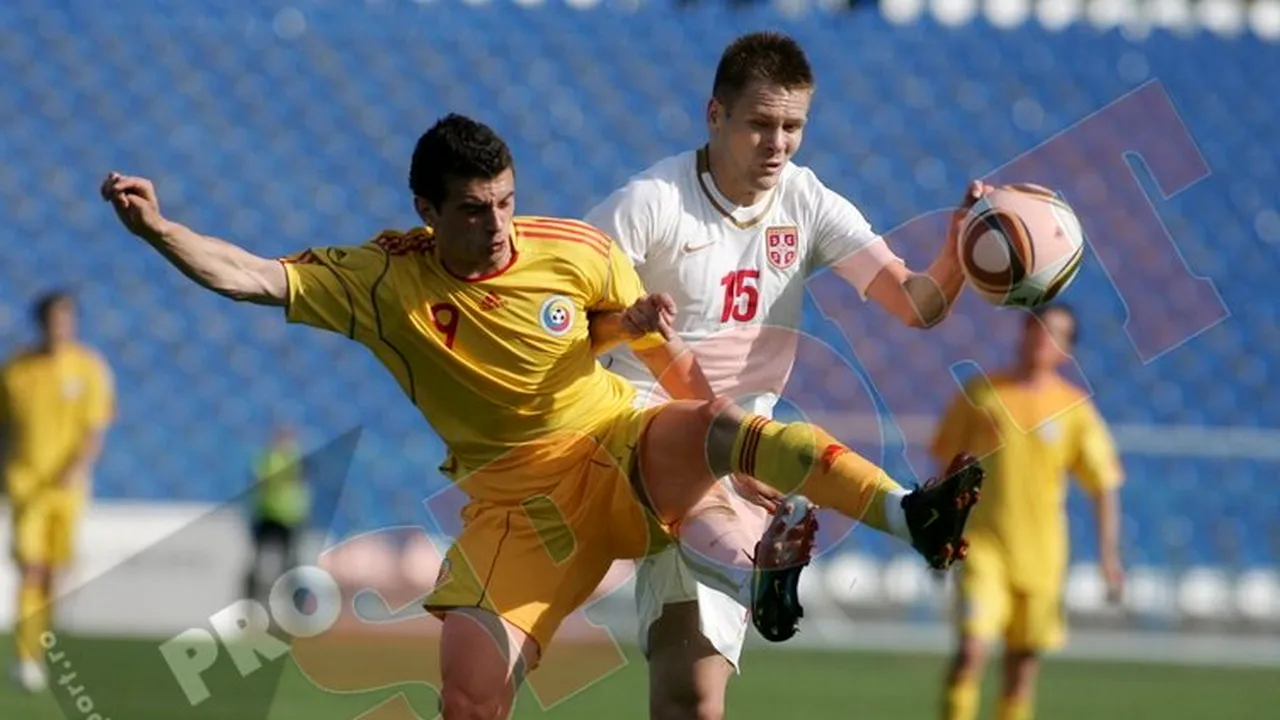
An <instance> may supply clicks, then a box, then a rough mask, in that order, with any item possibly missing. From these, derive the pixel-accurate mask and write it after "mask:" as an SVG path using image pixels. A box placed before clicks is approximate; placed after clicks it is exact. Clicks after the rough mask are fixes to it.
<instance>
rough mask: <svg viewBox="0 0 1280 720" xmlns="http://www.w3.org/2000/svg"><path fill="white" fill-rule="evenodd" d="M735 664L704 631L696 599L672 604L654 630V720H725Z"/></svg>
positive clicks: (651, 695)
mask: <svg viewBox="0 0 1280 720" xmlns="http://www.w3.org/2000/svg"><path fill="white" fill-rule="evenodd" d="M732 676H733V665H732V664H731V663H730V662H729V660H728V659H726V658H725V657H724V656H723V655H721V654H720V653H718V652H716V649H715V648H714V647H712V645H711V642H710V641H709V640H707V638H706V637H705V636H704V635H703V634H702V631H701V629H700V628H699V620H698V603H697V601H696V600H691V601H687V602H680V603H671V604H669V605H667V606H666V607H665V608H664V609H663V613H662V617H661V618H659V619H658V620H657V622H655V623H654V624H653V626H652V627H650V628H649V717H650V718H651V719H652V720H687V719H688V718H697V719H698V720H712V719H713V718H719V717H723V715H724V698H725V688H726V686H727V685H728V684H729V678H730V677H732Z"/></svg>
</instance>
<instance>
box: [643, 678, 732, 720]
mask: <svg viewBox="0 0 1280 720" xmlns="http://www.w3.org/2000/svg"><path fill="white" fill-rule="evenodd" d="M671 680H672V681H670V682H667V683H664V684H663V686H662V687H661V688H660V689H659V690H658V691H657V692H656V693H655V694H654V695H653V697H652V699H651V708H650V713H649V717H650V720H688V718H697V720H721V719H722V718H723V717H724V697H723V696H719V695H716V694H713V693H703V692H699V689H698V686H697V684H696V683H695V682H693V679H692V678H681V679H680V680H678V681H676V680H674V678H673V679H671Z"/></svg>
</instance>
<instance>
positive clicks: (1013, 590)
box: [956, 544, 1067, 652]
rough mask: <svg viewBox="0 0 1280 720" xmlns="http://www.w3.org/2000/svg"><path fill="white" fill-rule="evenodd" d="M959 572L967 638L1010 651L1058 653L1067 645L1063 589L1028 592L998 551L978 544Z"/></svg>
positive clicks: (961, 628)
mask: <svg viewBox="0 0 1280 720" xmlns="http://www.w3.org/2000/svg"><path fill="white" fill-rule="evenodd" d="M956 567H957V568H958V571H959V573H958V579H959V593H958V596H957V604H958V607H957V620H958V624H959V631H960V633H961V634H963V635H965V636H968V637H973V638H976V639H978V640H983V641H986V642H988V643H990V642H994V641H995V640H997V639H1003V640H1004V643H1005V647H1006V648H1008V649H1010V650H1029V651H1037V652H1040V651H1050V650H1057V649H1058V648H1060V647H1062V645H1063V644H1064V643H1065V642H1066V637H1067V631H1066V618H1065V617H1064V614H1063V606H1062V602H1063V598H1062V588H1061V585H1060V584H1058V585H1054V586H1051V587H1047V588H1043V589H1036V590H1031V591H1028V590H1022V589H1019V588H1018V587H1016V586H1015V585H1014V584H1013V582H1011V580H1010V578H1009V573H1008V569H1007V567H1006V564H1005V562H1004V558H1003V556H1002V554H1001V553H1000V551H999V549H997V548H989V547H987V546H985V545H979V544H973V545H971V546H970V547H969V554H968V556H967V557H966V558H965V560H964V562H962V563H959V564H957V565H956Z"/></svg>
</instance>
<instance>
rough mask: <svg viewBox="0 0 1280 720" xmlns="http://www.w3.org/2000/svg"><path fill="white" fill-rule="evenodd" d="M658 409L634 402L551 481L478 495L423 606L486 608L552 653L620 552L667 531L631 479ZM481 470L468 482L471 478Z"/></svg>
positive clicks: (515, 472)
mask: <svg viewBox="0 0 1280 720" xmlns="http://www.w3.org/2000/svg"><path fill="white" fill-rule="evenodd" d="M653 414H654V411H653V410H647V411H640V410H636V411H628V412H626V413H624V414H623V415H621V416H620V417H619V418H618V420H617V421H616V422H615V423H614V424H613V425H612V426H611V427H610V428H609V430H608V431H606V432H605V433H604V434H603V435H602V436H600V437H599V438H597V439H596V440H595V441H592V440H586V442H589V443H590V449H589V450H588V451H586V452H583V453H582V454H581V455H577V457H580V458H581V459H580V460H576V461H575V462H574V463H573V465H572V466H571V467H569V468H562V470H563V471H560V470H558V471H557V472H558V476H557V477H558V479H557V481H556V483H555V485H554V488H553V489H551V490H550V491H549V492H546V493H539V494H536V495H533V496H530V497H527V498H524V499H523V500H522V501H517V502H494V501H488V500H472V501H471V502H470V503H468V505H467V506H466V507H465V508H464V509H463V511H462V521H463V527H462V532H461V533H460V534H459V536H458V538H457V540H456V541H455V542H454V544H453V547H451V548H450V549H449V552H448V553H447V554H446V555H445V559H444V562H443V563H442V565H441V568H440V574H439V576H438V577H437V578H436V585H435V588H434V589H433V590H432V592H431V593H430V594H429V595H428V596H427V598H426V600H425V602H424V603H423V605H424V607H426V609H427V610H429V611H431V612H432V613H433V614H435V615H436V616H438V617H441V618H443V617H444V614H445V611H447V610H449V609H453V608H460V607H476V608H483V609H485V610H488V611H490V612H493V613H494V614H496V615H498V616H500V617H502V618H503V619H504V620H506V621H507V622H509V623H511V624H512V625H515V626H516V627H518V628H520V629H521V630H523V631H524V632H526V633H528V634H529V635H530V636H531V637H532V638H533V639H534V640H535V641H536V642H537V643H538V645H539V649H540V650H541V651H542V653H543V654H545V652H546V649H547V647H548V646H549V644H550V641H551V638H552V637H553V636H554V635H555V633H556V630H557V629H558V628H559V627H560V624H561V623H562V622H563V621H564V619H565V618H566V617H568V616H569V615H570V614H572V613H573V612H574V611H575V610H577V609H578V607H580V606H581V605H582V604H583V603H584V602H586V600H587V599H588V598H590V597H591V593H592V592H594V591H595V589H596V588H597V587H599V585H600V582H601V580H603V579H604V576H605V574H606V573H607V572H608V571H609V568H610V567H612V565H613V562H614V561H615V560H619V559H627V558H639V557H644V556H645V555H647V554H648V553H649V552H650V551H651V549H652V548H653V547H655V546H656V545H657V544H658V543H661V542H663V541H665V540H667V539H669V538H667V536H666V535H665V533H666V529H665V528H663V527H661V526H660V525H659V524H658V521H657V519H656V518H655V517H654V516H653V514H652V513H651V512H650V511H649V510H648V509H647V508H646V506H645V505H643V504H642V503H641V501H640V499H639V497H638V496H637V493H636V490H635V489H634V488H633V486H632V481H631V478H632V472H631V471H632V470H633V469H634V465H635V462H636V451H635V448H636V447H637V446H638V445H639V439H640V437H641V436H642V434H643V432H644V430H645V428H646V427H647V426H648V422H649V419H650V418H651V417H652V416H653ZM482 473H483V471H480V472H478V473H473V474H472V476H470V477H468V478H466V479H464V480H463V481H462V483H463V485H464V486H465V484H466V483H467V482H470V481H472V480H474V478H475V477H476V476H477V475H480V474H482ZM542 473H545V468H538V467H530V466H528V465H526V466H525V467H523V468H520V467H510V466H508V467H507V469H505V470H503V471H502V474H501V475H491V476H490V477H487V478H484V481H485V482H494V481H497V482H501V481H503V480H507V481H509V482H510V483H511V484H519V483H520V482H521V481H522V477H521V476H522V475H525V476H530V475H532V476H541V475H542Z"/></svg>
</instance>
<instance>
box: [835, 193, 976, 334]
mask: <svg viewBox="0 0 1280 720" xmlns="http://www.w3.org/2000/svg"><path fill="white" fill-rule="evenodd" d="M991 189H992V188H991V186H989V185H987V184H985V183H982V182H980V181H977V180H975V181H974V182H973V183H972V184H970V186H969V189H968V191H967V192H966V193H965V197H964V200H963V201H962V202H961V204H960V207H958V208H957V209H956V211H955V212H954V213H953V214H952V216H951V223H950V225H949V227H948V228H947V238H946V242H944V243H943V245H942V250H941V252H939V253H938V256H937V258H935V259H934V261H933V263H931V264H930V265H929V268H928V269H927V270H925V271H924V272H912V271H911V270H908V269H907V268H906V267H905V266H904V265H902V264H900V263H891V264H889V265H887V266H885V268H884V269H883V270H881V272H880V273H879V274H878V275H877V276H876V278H875V280H873V281H872V282H871V285H870V286H868V287H867V297H869V298H871V299H872V300H874V301H876V302H877V303H878V304H879V305H880V306H881V307H883V308H884V309H886V310H888V311H889V312H890V313H891V314H892V315H893V316H894V317H896V318H898V319H899V320H900V321H902V323H903V324H904V325H906V326H907V327H917V328H930V327H933V326H934V325H937V324H938V323H940V322H942V321H943V320H944V319H945V318H946V317H947V315H948V314H949V313H950V312H951V307H952V305H954V304H955V301H956V298H958V297H959V296H960V291H961V290H962V289H963V288H964V272H963V271H962V270H961V268H960V257H959V255H958V253H957V247H958V244H959V242H960V226H961V224H962V223H963V222H964V216H965V214H966V213H967V212H968V210H969V208H971V207H973V204H974V203H975V202H977V201H978V198H981V197H982V196H983V195H985V194H987V193H989V192H991ZM835 269H836V272H837V273H840V274H841V275H842V276H844V275H845V273H842V272H841V267H840V265H837V266H836V268H835ZM846 279H850V278H848V277H846Z"/></svg>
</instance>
